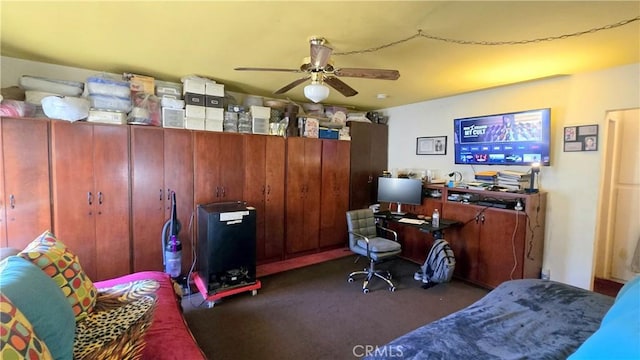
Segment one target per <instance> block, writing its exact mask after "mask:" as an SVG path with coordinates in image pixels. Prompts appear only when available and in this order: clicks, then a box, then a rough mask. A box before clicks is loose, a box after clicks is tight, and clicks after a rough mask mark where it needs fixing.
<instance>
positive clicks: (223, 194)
mask: <svg viewBox="0 0 640 360" xmlns="http://www.w3.org/2000/svg"><path fill="white" fill-rule="evenodd" d="M225 195H226V191H225V189H224V186H223V187H222V197H225Z"/></svg>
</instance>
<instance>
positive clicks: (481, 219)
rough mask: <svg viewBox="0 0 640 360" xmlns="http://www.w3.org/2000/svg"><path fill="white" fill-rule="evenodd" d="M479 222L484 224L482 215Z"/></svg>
mask: <svg viewBox="0 0 640 360" xmlns="http://www.w3.org/2000/svg"><path fill="white" fill-rule="evenodd" d="M480 222H482V223H483V224H484V215H482V216H481V217H480Z"/></svg>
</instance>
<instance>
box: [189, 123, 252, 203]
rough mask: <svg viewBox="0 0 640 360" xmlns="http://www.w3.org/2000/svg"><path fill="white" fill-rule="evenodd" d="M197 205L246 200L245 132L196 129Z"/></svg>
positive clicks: (195, 170)
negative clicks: (244, 192) (243, 133)
mask: <svg viewBox="0 0 640 360" xmlns="http://www.w3.org/2000/svg"><path fill="white" fill-rule="evenodd" d="M193 134H194V176H195V178H194V184H195V189H194V191H195V195H194V196H195V205H196V206H197V205H198V204H208V203H213V202H229V201H240V200H243V191H244V141H243V135H242V134H234V133H220V132H210V131H194V132H193Z"/></svg>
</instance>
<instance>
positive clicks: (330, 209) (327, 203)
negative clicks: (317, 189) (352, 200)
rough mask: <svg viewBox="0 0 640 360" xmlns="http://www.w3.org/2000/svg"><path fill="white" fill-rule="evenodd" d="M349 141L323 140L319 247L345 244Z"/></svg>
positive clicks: (347, 206)
mask: <svg viewBox="0 0 640 360" xmlns="http://www.w3.org/2000/svg"><path fill="white" fill-rule="evenodd" d="M349 151H350V147H349V142H347V141H336V140H324V141H323V142H322V190H321V193H322V200H321V211H320V247H321V248H322V247H328V246H339V245H346V243H347V222H346V215H345V214H346V212H347V210H349V192H348V188H349V185H348V184H349Z"/></svg>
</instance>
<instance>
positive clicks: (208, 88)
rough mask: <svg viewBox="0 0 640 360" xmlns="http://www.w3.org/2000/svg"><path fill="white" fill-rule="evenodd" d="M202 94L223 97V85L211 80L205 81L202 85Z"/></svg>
mask: <svg viewBox="0 0 640 360" xmlns="http://www.w3.org/2000/svg"><path fill="white" fill-rule="evenodd" d="M204 94H205V95H211V96H218V97H224V85H223V84H217V83H215V82H213V81H207V82H206V83H205V86H204Z"/></svg>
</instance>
